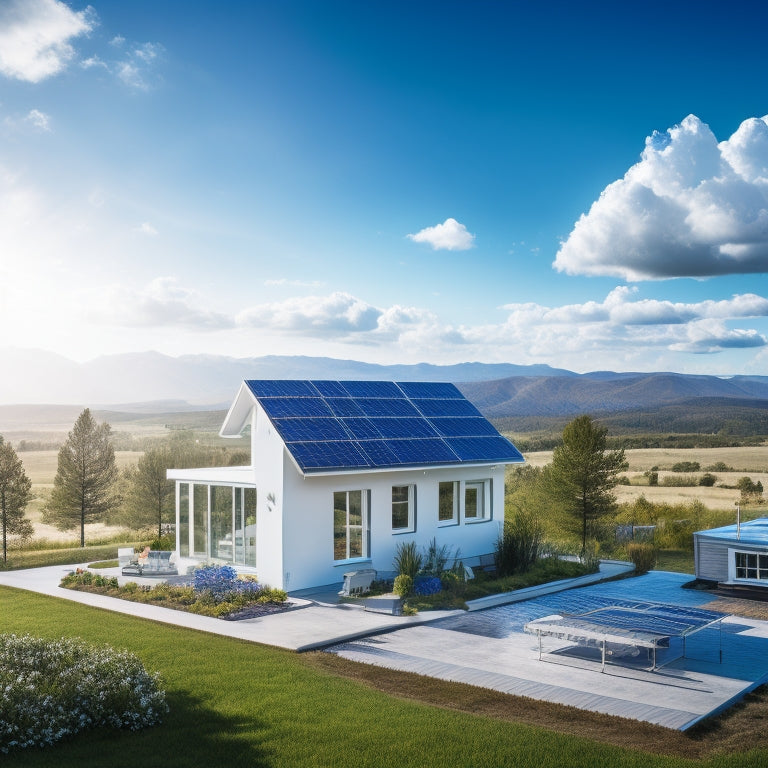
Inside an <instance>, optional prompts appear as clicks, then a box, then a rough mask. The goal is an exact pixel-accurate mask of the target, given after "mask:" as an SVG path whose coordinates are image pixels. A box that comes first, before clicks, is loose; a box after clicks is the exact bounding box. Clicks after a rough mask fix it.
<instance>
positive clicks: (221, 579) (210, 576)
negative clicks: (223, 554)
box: [193, 565, 263, 603]
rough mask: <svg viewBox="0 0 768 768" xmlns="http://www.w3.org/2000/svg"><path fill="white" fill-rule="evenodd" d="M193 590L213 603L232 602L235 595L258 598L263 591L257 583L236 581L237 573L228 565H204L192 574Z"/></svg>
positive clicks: (242, 580)
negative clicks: (193, 578)
mask: <svg viewBox="0 0 768 768" xmlns="http://www.w3.org/2000/svg"><path fill="white" fill-rule="evenodd" d="M194 577H195V580H194V584H193V586H194V589H195V592H196V593H198V594H199V595H201V596H205V597H209V598H210V600H212V601H213V602H214V603H222V602H226V601H229V602H232V598H233V597H234V596H235V595H242V596H247V597H250V598H251V599H253V598H256V597H258V596H259V593H260V592H261V591H262V590H263V587H262V586H261V584H259V583H258V581H247V580H245V579H238V577H237V571H236V570H235V569H234V568H232V566H229V565H204V566H202V567H200V568H197V569H196V570H195V572H194Z"/></svg>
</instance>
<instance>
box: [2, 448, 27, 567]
mask: <svg viewBox="0 0 768 768" xmlns="http://www.w3.org/2000/svg"><path fill="white" fill-rule="evenodd" d="M31 499H32V481H31V480H30V479H29V478H28V477H27V473H26V472H25V471H24V465H23V464H22V463H21V459H19V457H18V456H17V455H16V451H14V450H13V446H12V445H11V444H10V443H6V442H5V441H4V440H3V436H2V435H0V518H2V527H3V562H6V561H7V559H8V536H19V537H20V538H22V539H27V538H29V537H30V536H32V523H30V522H29V520H27V518H26V517H24V512H25V510H26V507H27V504H28V503H29V502H30V500H31Z"/></svg>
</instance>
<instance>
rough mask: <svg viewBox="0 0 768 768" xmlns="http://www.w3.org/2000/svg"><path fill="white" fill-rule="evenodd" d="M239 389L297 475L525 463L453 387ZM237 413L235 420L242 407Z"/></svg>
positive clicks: (376, 384) (324, 384)
mask: <svg viewBox="0 0 768 768" xmlns="http://www.w3.org/2000/svg"><path fill="white" fill-rule="evenodd" d="M244 385H245V388H247V391H248V392H249V393H250V394H251V395H252V396H253V398H254V399H255V400H256V401H258V403H259V404H260V405H261V407H262V408H263V409H264V412H265V413H266V414H267V416H268V417H269V419H270V421H271V423H272V424H273V425H274V427H275V429H276V430H277V432H278V434H279V435H280V437H281V438H282V439H283V441H284V442H285V445H286V448H287V449H288V451H289V452H290V454H291V456H292V457H293V459H294V461H295V462H296V464H297V466H298V467H299V469H300V470H301V471H302V472H303V473H304V474H313V473H320V472H333V471H354V470H371V469H393V468H405V467H427V466H451V465H457V464H468V465H475V464H502V463H504V464H506V463H519V462H522V461H524V459H523V457H522V455H521V453H520V452H519V451H518V450H517V448H515V446H514V445H513V444H512V443H511V442H510V441H509V440H507V438H505V437H503V436H502V435H500V434H499V433H498V432H497V431H496V429H495V428H494V427H493V425H492V424H490V422H488V420H487V419H485V418H484V417H483V416H482V414H481V413H480V411H478V410H477V408H475V406H474V405H472V403H470V402H469V400H467V399H466V398H465V397H464V396H463V395H462V394H461V392H459V390H458V389H457V388H456V387H455V386H454V385H453V384H447V383H437V382H398V383H396V382H392V381H307V380H299V381H295V380H258V381H246V382H244ZM241 393H242V390H241ZM236 405H237V401H236V403H235V404H233V407H232V409H230V414H229V415H228V417H227V421H229V419H230V416H231V415H232V414H233V410H235V406H236ZM237 410H238V411H239V414H240V418H242V413H243V408H242V406H241V407H240V408H238V409H237ZM231 427H232V425H231V424H230V425H229V429H228V427H227V422H225V426H224V428H223V429H222V434H225V433H226V434H232V430H231Z"/></svg>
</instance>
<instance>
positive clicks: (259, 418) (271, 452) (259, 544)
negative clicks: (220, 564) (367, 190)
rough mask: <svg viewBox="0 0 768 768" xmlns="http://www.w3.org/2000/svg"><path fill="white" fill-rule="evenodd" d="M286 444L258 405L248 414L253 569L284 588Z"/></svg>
mask: <svg viewBox="0 0 768 768" xmlns="http://www.w3.org/2000/svg"><path fill="white" fill-rule="evenodd" d="M284 453H285V447H284V444H283V441H282V440H281V439H280V437H279V436H278V434H277V432H276V431H275V429H274V427H273V426H272V424H271V423H270V421H269V419H268V418H267V416H266V414H265V413H264V411H263V410H262V408H261V406H259V405H256V406H255V407H254V409H253V413H252V414H251V465H252V466H253V472H254V477H255V480H256V573H257V575H258V578H259V581H260V582H262V583H263V584H269V586H271V587H275V588H276V589H281V588H283V552H284V551H285V542H284V540H283V528H284V525H283V501H284V491H283V454H284Z"/></svg>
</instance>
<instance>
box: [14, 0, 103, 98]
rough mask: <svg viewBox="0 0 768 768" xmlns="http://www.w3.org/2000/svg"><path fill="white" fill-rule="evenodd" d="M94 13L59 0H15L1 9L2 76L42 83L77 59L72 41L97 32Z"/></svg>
mask: <svg viewBox="0 0 768 768" xmlns="http://www.w3.org/2000/svg"><path fill="white" fill-rule="evenodd" d="M91 17H92V12H91V11H90V9H86V10H84V11H73V10H72V9H71V8H70V7H69V6H68V5H66V4H65V3H62V2H59V0H11V2H6V3H3V4H2V5H0V72H1V73H2V74H3V75H5V76H6V77H11V78H15V79H17V80H26V81H27V82H30V83H38V82H40V81H41V80H45V79H46V78H48V77H51V76H53V75H56V74H58V73H59V72H61V71H62V70H63V69H65V68H66V66H67V64H68V63H69V61H70V60H71V59H72V58H73V57H74V55H75V50H74V48H73V47H72V44H71V40H73V39H74V38H77V37H79V36H80V35H84V34H87V33H88V32H90V31H91V29H92V28H93V25H94V22H93V20H92V18H91Z"/></svg>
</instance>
